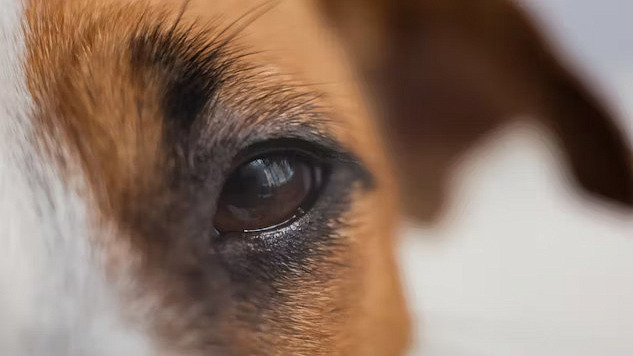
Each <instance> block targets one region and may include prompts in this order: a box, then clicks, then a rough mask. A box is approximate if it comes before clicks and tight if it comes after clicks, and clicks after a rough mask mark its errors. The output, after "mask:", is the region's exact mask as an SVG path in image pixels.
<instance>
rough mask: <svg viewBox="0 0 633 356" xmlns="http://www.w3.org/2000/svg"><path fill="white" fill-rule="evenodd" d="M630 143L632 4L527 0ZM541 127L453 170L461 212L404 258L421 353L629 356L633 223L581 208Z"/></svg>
mask: <svg viewBox="0 0 633 356" xmlns="http://www.w3.org/2000/svg"><path fill="white" fill-rule="evenodd" d="M522 3H523V4H524V5H525V6H526V7H528V8H529V9H530V10H531V11H532V12H533V13H534V15H535V16H537V18H538V19H539V20H540V24H541V27H542V28H543V29H544V30H545V31H546V32H547V33H549V35H550V38H552V40H553V42H554V43H556V44H557V45H558V46H559V47H561V48H562V49H563V51H564V53H565V54H567V59H570V60H571V62H572V63H573V64H574V65H575V66H576V67H577V68H578V69H580V71H581V72H582V74H583V75H584V79H587V80H588V81H589V83H591V84H592V85H593V87H594V88H595V89H596V90H597V91H598V93H600V94H602V97H603V98H605V99H606V100H607V101H608V102H609V103H610V104H611V106H612V108H614V111H615V112H616V113H618V114H619V115H620V117H621V118H622V120H623V122H622V126H623V127H624V128H625V130H627V134H628V137H629V138H630V139H631V142H633V1H632V0H601V1H598V0H531V1H530V0H524V1H522ZM561 165H562V158H561V156H560V154H559V153H558V152H557V150H556V147H554V145H553V144H552V143H551V141H550V140H549V138H548V136H547V134H546V133H545V132H543V131H541V130H540V129H539V128H538V127H527V126H516V125H515V126H512V127H508V128H506V130H504V131H503V132H501V133H500V134H498V135H497V136H496V137H494V138H491V140H490V141H489V142H488V143H486V144H484V145H482V146H481V147H479V148H478V149H477V150H476V151H475V152H473V153H472V155H471V156H469V157H468V158H467V159H465V160H464V162H463V164H462V165H461V166H460V167H459V168H458V173H457V174H456V175H455V176H456V177H459V178H457V179H456V180H455V182H454V189H455V193H454V194H455V197H454V199H455V202H454V204H453V205H452V207H451V208H450V210H449V211H448V213H447V215H446V216H445V217H444V219H443V220H442V221H440V222H439V223H438V224H437V225H435V226H432V227H417V226H412V225H409V226H408V227H407V228H406V229H405V230H404V231H403V235H404V239H403V243H402V245H401V249H400V253H401V259H402V261H403V270H404V271H403V272H404V282H405V286H406V289H407V291H408V297H409V299H410V303H411V305H412V306H411V308H412V312H414V313H415V315H416V320H415V322H416V324H417V325H416V326H417V330H416V335H417V339H416V346H415V350H414V351H413V354H414V355H420V354H424V355H427V356H487V355H491V356H501V355H503V356H508V355H509V356H515V355H517V356H521V355H531V356H533V355H541V356H567V355H574V356H589V355H591V356H594V355H596V356H597V355H600V356H602V355H615V356H618V355H633V214H631V213H626V212H623V211H618V210H617V209H615V208H613V207H606V206H603V205H600V204H598V203H596V202H595V201H590V200H587V199H585V198H583V197H581V196H579V195H578V194H576V192H575V191H572V190H571V189H572V188H571V187H570V185H569V184H568V183H567V178H566V176H565V172H564V171H563V169H562V168H561Z"/></svg>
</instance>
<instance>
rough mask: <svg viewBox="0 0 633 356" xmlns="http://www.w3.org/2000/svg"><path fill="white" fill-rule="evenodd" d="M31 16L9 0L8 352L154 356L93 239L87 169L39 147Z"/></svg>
mask: <svg viewBox="0 0 633 356" xmlns="http://www.w3.org/2000/svg"><path fill="white" fill-rule="evenodd" d="M22 16H23V4H22V3H21V1H20V0H0V355H7V356H10V355H42V356H44V355H46V356H57V355H60V356H61V355H77V356H79V355H85V356H101V355H104V356H105V355H139V356H142V355H149V354H153V352H151V351H150V342H149V341H148V340H149V338H148V337H147V336H145V335H144V333H142V332H140V331H135V330H133V329H132V328H131V327H130V326H129V325H126V323H125V322H123V321H122V319H123V318H122V317H121V314H122V309H121V308H120V306H119V305H118V304H117V299H116V298H115V297H114V293H112V290H111V288H109V286H108V284H107V283H106V282H105V279H104V276H103V271H102V270H101V268H100V266H99V259H98V258H97V256H98V255H99V251H95V249H94V247H93V246H91V244H90V235H91V233H92V232H91V226H90V224H89V218H90V216H89V215H88V212H89V211H90V209H88V206H89V199H88V197H89V194H88V190H87V189H86V185H85V183H84V179H83V177H82V174H81V170H80V169H79V168H77V167H75V168H72V165H73V164H72V155H71V154H70V152H68V150H67V149H65V148H64V147H63V145H62V144H59V145H58V149H59V152H56V153H57V154H60V155H62V156H64V157H65V158H66V159H67V160H69V162H70V166H71V169H72V170H73V171H74V172H76V174H73V175H72V177H71V179H68V176H67V175H66V176H62V175H61V174H60V172H59V169H58V167H56V165H55V163H54V162H55V161H54V160H52V159H51V158H50V157H47V156H46V155H43V154H42V152H45V151H44V150H41V149H39V150H38V145H41V142H39V143H38V142H37V140H35V136H34V133H33V123H32V122H31V117H32V115H31V113H32V112H33V110H34V108H33V101H32V98H31V96H30V94H29V92H28V89H27V88H26V82H25V70H24V67H23V66H24V58H25V53H26V44H25V36H24V33H23V31H22V23H23V19H22ZM40 139H41V138H40ZM45 139H48V140H49V141H50V142H54V138H52V137H49V138H45Z"/></svg>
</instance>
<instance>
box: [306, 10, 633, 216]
mask: <svg viewBox="0 0 633 356" xmlns="http://www.w3.org/2000/svg"><path fill="white" fill-rule="evenodd" d="M315 1H317V4H318V5H319V6H320V7H321V10H323V13H324V14H325V16H326V17H327V21H329V22H330V24H331V25H332V26H333V27H334V28H335V29H336V31H337V33H338V35H339V36H340V37H341V38H342V40H343V42H344V43H345V45H346V47H347V49H349V53H350V55H351V58H352V62H353V63H354V65H355V66H357V67H358V71H359V74H360V75H362V76H363V77H364V79H365V80H366V81H367V83H368V84H369V91H370V93H371V94H372V95H373V96H372V98H373V101H374V103H375V108H376V109H377V110H378V112H379V113H381V114H382V115H379V116H382V117H383V118H384V120H383V122H382V128H383V130H384V131H385V132H386V133H387V134H388V135H390V136H391V137H390V140H389V142H390V143H391V149H392V150H393V153H394V155H393V157H394V159H395V162H396V164H397V166H398V167H399V170H400V173H401V174H400V175H401V177H402V184H403V187H404V192H405V193H406V194H405V202H406V203H407V207H408V210H409V212H410V213H412V214H413V215H415V216H417V217H419V218H422V219H427V220H428V219H432V218H433V216H434V215H435V213H437V212H438V211H439V208H440V207H441V205H442V202H443V200H444V199H443V196H444V188H445V187H444V185H445V182H446V181H447V179H446V178H447V175H448V173H449V172H450V168H451V165H452V164H454V163H455V160H456V158H458V157H459V156H460V155H461V154H462V153H463V152H464V151H465V150H466V149H468V148H469V147H470V146H471V145H472V144H473V143H475V142H476V141H477V140H479V139H480V138H482V137H483V136H484V135H485V134H487V133H489V132H490V131H491V130H493V129H495V128H496V127H498V126H499V125H500V124H502V123H503V122H504V121H505V120H508V119H510V118H516V117H530V118H535V119H538V120H542V122H543V123H544V124H546V126H547V127H549V128H550V129H551V131H552V132H553V133H554V134H555V135H556V137H558V138H559V139H560V144H561V147H562V149H563V151H564V152H565V153H566V156H567V158H568V161H569V167H570V169H571V171H572V172H573V176H575V178H576V179H577V182H578V183H579V184H580V186H582V187H583V188H584V189H585V190H586V191H588V192H590V193H593V194H596V195H598V196H600V197H603V198H607V199H609V200H611V201H615V202H619V203H623V204H625V205H627V206H632V205H633V174H632V167H631V162H632V160H631V156H630V154H629V150H628V148H627V145H626V141H625V139H624V137H623V134H622V132H620V131H619V130H618V128H617V126H616V125H615V123H614V121H613V119H612V117H611V115H610V113H609V112H608V111H607V110H605V108H604V107H603V106H602V105H601V103H600V102H599V101H598V100H596V98H595V97H594V96H593V95H592V94H591V93H590V92H589V91H588V90H587V89H586V88H585V87H584V86H583V85H582V83H580V81H579V80H578V79H577V78H576V77H575V76H574V75H573V74H571V73H570V71H568V69H566V68H565V66H564V65H563V64H561V61H560V60H559V59H558V58H557V56H556V55H555V53H554V52H553V51H552V50H551V49H550V48H549V46H548V45H547V44H546V43H545V41H544V40H543V38H542V37H541V35H540V34H539V33H538V31H536V29H535V28H534V26H533V24H532V23H531V21H530V20H529V19H528V17H527V16H526V14H525V13H524V12H523V11H522V10H521V9H520V8H519V7H518V6H517V5H516V4H513V3H512V2H510V1H508V0H477V1H473V0H315Z"/></svg>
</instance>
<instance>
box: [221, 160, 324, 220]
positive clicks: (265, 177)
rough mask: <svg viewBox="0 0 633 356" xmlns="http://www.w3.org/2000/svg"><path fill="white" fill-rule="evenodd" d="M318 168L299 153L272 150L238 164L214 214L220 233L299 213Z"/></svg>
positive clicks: (315, 185)
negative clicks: (267, 153)
mask: <svg viewBox="0 0 633 356" xmlns="http://www.w3.org/2000/svg"><path fill="white" fill-rule="evenodd" d="M321 174H322V172H321V167H319V166H317V165H316V164H314V162H312V160H310V159H308V158H306V157H303V156H301V155H299V154H296V153H293V152H288V153H274V154H271V155H268V156H262V157H258V158H256V159H253V160H252V161H250V162H247V163H245V164H243V165H241V166H240V167H238V168H237V169H236V170H235V171H233V173H231V175H230V176H229V178H228V179H227V181H226V183H225V185H224V188H223V191H222V194H221V196H220V199H219V200H218V207H217V212H216V216H215V220H214V222H215V227H216V228H217V229H218V230H219V231H221V232H236V231H249V230H260V229H266V228H271V227H274V226H277V225H279V224H282V223H284V222H286V221H288V220H289V219H292V218H293V217H295V216H297V215H299V214H301V213H303V210H304V209H307V208H308V207H307V206H306V205H307V203H308V202H309V200H310V198H311V197H312V196H313V194H314V192H315V191H316V189H317V188H318V186H319V184H320V181H321Z"/></svg>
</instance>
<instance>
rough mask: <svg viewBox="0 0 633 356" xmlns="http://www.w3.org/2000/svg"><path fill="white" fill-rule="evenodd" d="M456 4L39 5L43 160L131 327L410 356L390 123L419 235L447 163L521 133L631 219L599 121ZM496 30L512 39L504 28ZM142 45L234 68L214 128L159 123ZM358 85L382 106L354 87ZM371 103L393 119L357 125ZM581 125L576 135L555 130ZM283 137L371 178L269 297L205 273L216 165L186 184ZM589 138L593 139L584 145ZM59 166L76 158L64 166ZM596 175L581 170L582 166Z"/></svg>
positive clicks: (34, 50)
mask: <svg viewBox="0 0 633 356" xmlns="http://www.w3.org/2000/svg"><path fill="white" fill-rule="evenodd" d="M467 2H468V1H452V2H444V1H431V2H419V3H418V2H406V1H402V2H397V1H396V2H387V1H384V2H380V1H374V2H367V3H365V2H363V4H360V3H356V2H354V1H343V0H341V1H339V0H337V1H335V2H334V1H313V2H310V1H294V0H293V1H282V2H280V3H274V4H272V3H270V4H268V3H263V5H262V2H261V1H256V0H227V1H207V0H195V1H191V2H190V3H189V4H188V6H187V7H186V9H185V10H186V11H185V12H184V16H183V17H182V18H180V17H179V16H180V15H179V14H180V11H181V10H182V5H183V4H184V2H175V1H168V0H164V1H161V0H155V1H152V3H151V4H150V3H145V2H140V3H138V2H136V3H134V4H132V3H129V2H126V1H125V0H108V1H105V0H31V2H30V5H29V7H28V12H27V21H28V24H27V33H28V48H29V58H28V65H27V73H28V80H29V82H28V84H29V89H30V91H31V92H32V94H33V96H34V99H35V106H36V108H37V113H36V114H37V119H38V123H39V124H40V127H39V128H40V131H41V133H40V134H41V136H42V137H47V138H48V141H47V142H48V143H47V144H46V145H45V147H43V149H44V150H45V151H46V152H48V154H50V155H51V156H53V157H55V158H57V159H58V160H59V164H60V166H62V167H65V166H68V167H70V166H71V163H70V162H67V161H69V160H76V161H77V162H79V163H80V167H81V171H82V172H84V173H85V174H86V175H87V177H88V182H89V190H90V191H89V192H84V193H85V194H86V195H89V196H90V197H91V198H92V199H93V202H94V209H95V215H94V226H95V231H96V232H95V234H94V236H92V238H93V239H94V242H93V243H94V244H95V245H96V246H100V247H102V248H103V249H104V251H105V252H104V254H105V260H106V266H107V269H106V270H107V273H108V275H109V276H108V277H109V278H110V279H111V280H112V282H113V284H116V282H120V281H121V280H122V279H124V278H130V279H131V281H132V282H133V283H131V284H129V283H128V284H126V283H118V284H116V286H117V288H119V293H120V296H121V300H123V301H124V304H125V305H127V307H128V308H127V309H126V310H125V311H123V313H124V314H125V315H126V317H127V318H129V319H130V322H131V323H134V324H136V325H138V326H139V327H140V328H143V329H147V330H150V332H151V334H152V336H153V337H154V338H155V339H156V340H157V342H159V343H161V344H163V345H165V347H167V346H169V348H170V349H172V350H174V351H175V352H177V353H179V352H180V353H184V352H194V353H199V354H204V353H207V354H208V353H215V354H217V353H219V354H265V355H272V354H278V355H288V354H293V355H314V354H324V355H325V354H327V355H330V354H359V355H395V354H401V353H403V352H404V350H405V348H406V342H407V339H408V323H407V317H406V312H405V307H404V301H403V297H402V294H401V290H400V286H399V281H398V275H397V268H396V266H395V262H394V256H393V248H394V240H393V236H392V235H393V230H394V227H395V223H396V217H397V213H398V209H397V201H396V198H395V194H394V192H395V191H396V184H395V183H394V180H393V177H392V175H393V174H392V167H391V164H390V162H389V161H388V160H387V159H386V157H385V156H384V153H383V143H382V142H381V139H380V138H379V134H378V129H377V128H376V127H377V126H378V125H377V124H376V123H375V122H374V121H373V120H371V116H370V114H369V110H368V109H367V107H372V108H378V109H379V111H380V112H382V113H383V114H385V116H386V117H388V118H389V120H391V121H388V122H389V124H388V125H384V123H383V126H388V127H389V130H387V131H388V132H391V133H393V134H394V135H398V136H396V137H400V138H401V139H400V141H399V143H398V144H397V145H394V146H393V149H394V150H395V151H397V152H398V153H399V157H401V158H404V160H400V161H398V162H397V163H398V164H399V166H400V168H401V170H402V171H405V172H406V173H408V174H404V175H402V176H403V177H405V179H404V182H405V185H406V186H407V187H408V188H410V187H411V186H417V188H418V189H417V191H416V192H415V194H414V195H412V197H413V199H411V201H409V204H410V205H411V206H412V210H413V211H415V212H416V213H417V214H418V216H420V217H426V218H429V217H431V216H433V215H434V214H435V213H436V211H437V209H438V207H439V206H441V203H442V192H443V190H444V186H443V184H444V182H445V180H446V175H447V171H448V168H449V167H450V165H451V164H453V162H454V161H455V159H456V157H458V156H459V155H460V154H461V153H462V152H463V151H464V150H465V149H467V148H468V147H470V146H471V145H472V143H473V142H475V141H477V140H478V139H480V137H481V136H482V135H483V134H485V133H487V132H488V131H490V130H491V129H492V128H494V127H496V126H498V125H499V124H500V123H501V120H502V118H505V117H506V116H507V115H511V114H518V113H531V114H544V116H550V117H551V121H549V122H550V123H551V125H552V127H553V128H554V130H555V132H557V133H559V135H560V136H561V138H562V141H563V143H564V145H565V147H566V148H567V149H568V151H570V157H571V161H572V165H573V166H574V169H575V172H576V173H577V174H578V176H579V179H580V181H581V182H582V183H583V184H584V185H585V186H586V187H588V188H589V189H590V190H594V191H596V192H598V193H599V194H602V195H604V196H607V197H610V198H614V199H619V200H621V201H624V202H630V197H629V194H630V192H631V187H630V184H629V183H630V182H629V181H627V179H629V178H630V172H629V171H628V169H629V168H630V167H629V166H628V162H627V161H626V158H625V157H626V153H624V152H625V149H624V148H623V147H624V145H623V143H622V142H621V138H620V137H619V135H618V134H617V132H615V129H614V127H613V126H612V124H610V122H609V120H608V117H607V115H606V114H604V113H603V110H602V109H601V108H600V107H599V106H598V105H597V104H596V103H595V102H594V101H593V99H591V98H590V97H589V96H588V94H586V93H585V92H584V91H582V90H579V89H577V85H576V82H575V80H574V79H573V78H572V77H570V76H569V75H568V74H567V72H565V71H563V70H562V69H561V67H560V65H558V63H557V62H556V61H555V60H554V59H553V58H552V56H550V55H549V54H548V52H544V51H543V50H541V43H540V39H539V38H538V37H534V36H535V35H533V33H532V30H531V29H530V28H529V26H527V25H526V24H525V23H524V22H525V20H524V19H523V17H521V16H520V15H519V13H518V12H517V11H516V10H515V9H513V8H511V7H508V6H507V3H506V2H502V1H489V2H486V4H488V6H484V5H473V4H470V2H468V4H470V5H467V4H466V3H467ZM424 4H426V5H424ZM269 5H270V6H269ZM272 5H274V6H272ZM323 6H325V10H326V11H325V12H323V13H321V12H320V11H321V10H322V9H324V8H323ZM463 7H469V9H470V10H469V11H467V13H466V14H465V13H463V12H462V11H463V10H462V9H463ZM470 7H472V8H470ZM350 9H351V10H354V11H349V10H350ZM356 10H358V11H356ZM245 14H246V17H241V16H243V15H245ZM320 14H324V15H325V16H321V15H320ZM506 15H509V16H511V18H512V19H514V20H516V22H513V23H503V24H502V23H501V22H500V21H499V19H503V18H506V17H505V16H506ZM240 19H241V20H240ZM236 20H237V22H235V23H234V24H233V25H230V24H231V23H232V21H236ZM345 24H351V25H345ZM498 26H504V27H503V29H504V30H507V31H503V30H502V31H500V30H499V28H498ZM526 28H527V30H526ZM364 29H366V30H364ZM152 33H154V35H156V36H157V37H159V38H167V39H168V40H167V42H169V43H173V42H174V41H176V39H177V38H178V36H181V35H182V36H185V37H189V38H191V37H193V38H194V39H195V41H193V42H195V44H196V46H193V47H191V46H184V47H178V46H175V47H173V48H172V47H170V50H169V52H168V53H169V54H170V55H174V56H175V57H174V58H173V63H178V62H179V61H185V62H186V61H189V60H190V59H191V58H193V57H195V56H196V55H195V53H196V51H197V50H199V49H201V48H204V50H203V51H202V52H203V53H206V54H208V53H210V52H213V51H217V56H218V57H217V59H216V60H215V62H214V63H216V64H217V63H222V64H223V65H225V66H224V67H223V69H222V71H223V72H222V74H221V77H222V78H223V79H224V81H223V83H222V85H220V86H219V89H218V90H217V92H215V93H214V100H215V101H214V103H215V105H213V107H210V106H209V105H207V106H205V107H202V108H200V113H199V116H202V117H207V119H205V120H202V121H200V120H198V121H196V122H195V123H193V124H192V125H194V126H193V128H187V129H184V130H183V129H181V128H180V126H179V125H180V124H177V123H176V124H175V123H173V118H170V117H168V116H169V115H167V114H166V110H164V108H162V107H161V103H162V102H163V101H164V100H165V98H166V97H168V95H169V94H168V92H169V85H170V84H169V79H168V78H166V77H169V75H167V76H166V75H165V73H167V74H173V73H180V72H177V71H175V69H174V68H172V67H171V66H172V64H173V63H172V62H170V63H168V64H164V63H163V64H161V63H157V62H160V61H157V60H156V58H164V57H166V56H165V55H164V53H163V52H161V51H163V50H165V48H164V44H162V42H160V41H158V42H156V41H155V40H156V38H154V37H152V36H149V35H148V34H152ZM339 38H342V39H343V40H342V41H340V40H339ZM421 38H422V39H424V40H421ZM368 39H370V40H368ZM187 43H189V42H187ZM342 43H347V44H348V46H347V53H349V54H350V58H351V59H352V61H348V59H347V55H346V52H345V51H344V48H343V45H342ZM205 44H209V46H208V47H204V45H205ZM157 54H158V55H157ZM156 55H157V56H156ZM155 57H156V58H155ZM466 57H467V58H468V61H467V63H464V58H466ZM533 61H536V63H535V64H533ZM350 63H354V66H351V65H350ZM205 65H210V64H208V63H207V64H205ZM176 67H177V65H176ZM204 68H207V67H204ZM356 70H358V73H360V74H361V75H364V76H366V78H368V79H369V84H370V90H369V92H370V93H371V94H373V96H370V95H365V92H364V91H365V89H364V88H360V87H359V85H358V81H357V80H356V78H355V76H356V72H355V71H356ZM460 70H461V71H460ZM535 73H539V74H538V75H536V74H535ZM516 83H523V84H524V85H522V86H517V85H516ZM420 93H425V94H428V96H427V97H425V98H424V97H423V98H420V97H419V94H420ZM369 98H376V99H375V100H376V101H379V100H384V103H380V102H379V103H375V102H371V103H370V104H369V105H368V104H367V103H366V102H365V101H366V100H368V99H369ZM420 103H422V105H423V108H422V109H420V108H419V107H418V106H416V105H420ZM383 104H384V105H383ZM414 104H415V105H414ZM577 105H581V106H582V107H584V108H585V109H587V110H589V111H588V112H589V115H588V116H584V114H585V113H586V112H587V111H583V112H580V113H578V110H577V109H574V108H577ZM576 113H577V114H578V115H579V120H580V121H575V122H576V123H578V125H580V126H578V127H579V130H580V131H582V132H580V133H577V132H575V131H574V129H573V128H570V126H569V121H565V120H559V119H560V118H567V117H568V116H569V114H576ZM218 117H220V118H221V119H217V118H218ZM592 120H594V121H592ZM183 125H186V124H183ZM572 126H573V125H572ZM288 127H294V128H295V129H296V128H298V129H297V130H298V131H301V132H300V134H306V135H313V136H327V137H330V136H331V137H333V139H334V140H335V141H336V142H337V143H338V144H339V145H340V146H341V147H344V148H345V149H346V150H348V151H350V152H351V153H352V154H353V155H355V156H357V157H359V160H360V161H361V162H362V164H363V165H364V166H365V167H366V169H367V170H368V171H369V172H371V173H372V175H373V176H374V178H375V189H373V190H363V189H362V188H360V187H356V188H354V189H353V193H352V194H351V197H352V198H350V201H349V202H344V203H341V204H342V205H341V206H345V208H342V209H341V210H342V211H340V212H334V213H333V214H335V216H334V217H332V219H331V220H332V221H331V224H330V225H332V226H334V227H335V228H334V231H332V232H328V233H331V234H332V236H336V238H337V244H336V245H327V244H318V245H316V247H315V250H318V252H319V253H317V254H316V255H309V256H307V257H305V258H304V259H302V260H301V263H296V264H293V265H292V266H291V267H290V268H289V269H288V270H284V272H285V274H283V273H282V276H281V277H279V276H278V277H276V278H274V279H272V280H270V281H268V282H269V283H262V282H261V281H260V280H256V281H255V282H253V283H252V284H248V283H250V282H248V283H247V282H244V281H241V280H238V281H235V280H233V279H232V275H231V273H228V272H224V271H223V268H224V267H223V265H222V261H221V259H220V258H219V257H217V255H213V254H207V253H206V250H207V246H208V245H209V244H210V243H211V242H210V241H212V239H213V238H214V237H213V236H212V235H210V234H207V233H206V231H207V230H209V231H210V230H211V228H212V226H211V225H210V224H211V223H212V215H213V211H214V210H213V209H214V208H215V207H214V206H213V204H212V203H209V202H210V201H214V200H215V198H217V196H213V194H214V193H213V192H216V193H215V194H217V188H218V184H221V181H222V176H223V175H224V174H225V173H226V172H225V171H226V169H227V165H226V164H224V165H222V164H220V165H212V164H210V167H211V168H209V167H206V168H205V169H204V170H201V171H197V170H196V169H195V168H192V166H195V165H194V164H192V163H191V162H192V161H196V160H195V159H197V158H199V157H202V156H197V155H196V152H198V150H203V151H205V152H212V154H208V155H211V156H213V155H222V154H224V155H227V156H230V155H231V154H235V153H236V152H237V151H238V150H239V148H240V147H239V145H243V144H245V143H249V142H255V141H257V140H258V139H261V138H262V137H263V138H270V137H276V136H275V135H282V134H283V133H284V132H285V131H283V130H284V129H287V128H288ZM593 129H597V130H599V132H598V134H597V135H595V137H594V136H591V135H589V136H590V137H589V138H588V139H586V140H585V139H583V140H581V141H575V137H576V134H578V135H581V134H582V135H584V134H585V131H591V130H593ZM570 130H571V132H572V133H571V134H570V133H569V132H570ZM421 138H423V139H421ZM235 142H239V144H237V143H235ZM584 145H587V146H586V147H585V146H584ZM198 146H202V148H201V147H198ZM60 147H63V149H64V150H68V151H69V152H71V154H70V156H66V155H61V154H58V151H59V150H60ZM587 147H588V148H587ZM602 150H604V151H606V153H607V154H602V152H603V151H602ZM587 157H590V158H589V159H588V160H587V162H588V163H589V164H588V166H587V167H588V168H587V167H585V166H583V165H582V163H579V161H581V160H583V159H585V158H587ZM202 158H204V157H202ZM602 158H605V160H604V161H603V160H601V159H602ZM210 160H211V163H213V160H212V159H210ZM203 161H204V159H203ZM623 161H624V162H623ZM196 162H197V161H196ZM413 162H416V163H413ZM596 169H605V170H610V171H613V172H616V173H617V174H616V175H615V176H612V177H611V178H606V176H604V175H601V174H594V173H592V172H593V170H596ZM202 171H204V172H202ZM66 173H67V174H68V176H69V177H71V176H72V175H73V174H76V172H75V171H70V170H69V171H67V172H66ZM199 176H203V179H198V180H196V179H197V178H198V177H199ZM192 177H193V178H192ZM194 178H196V179H194ZM69 179H70V178H69ZM199 181H204V182H207V181H208V182H211V183H209V184H206V183H199ZM409 191H413V189H410V190H409ZM321 233H324V234H325V233H326V232H325V231H323V232H321ZM246 262H248V261H246ZM247 271H248V272H249V273H250V272H252V271H250V270H247ZM246 277H247V278H246V279H248V277H249V275H248V274H247V275H246ZM254 279H256V278H255V277H254ZM253 290H255V291H257V292H258V294H254V292H253ZM236 295H246V296H245V297H244V296H241V297H239V298H238V297H236Z"/></svg>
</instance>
